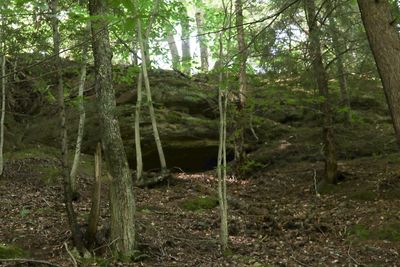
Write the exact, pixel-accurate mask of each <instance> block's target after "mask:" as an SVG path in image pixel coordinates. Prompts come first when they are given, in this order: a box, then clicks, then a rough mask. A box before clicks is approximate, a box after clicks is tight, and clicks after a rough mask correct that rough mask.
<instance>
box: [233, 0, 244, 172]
mask: <svg viewBox="0 0 400 267" xmlns="http://www.w3.org/2000/svg"><path fill="white" fill-rule="evenodd" d="M235 14H236V30H237V44H238V46H237V47H238V63H239V93H238V98H239V99H238V104H237V114H236V117H237V118H236V121H237V129H236V133H235V162H236V171H237V173H238V174H240V173H241V171H240V170H241V168H242V166H243V164H244V162H245V159H246V152H245V148H244V145H245V144H244V143H245V139H244V131H245V122H246V118H245V110H244V108H245V105H246V91H247V76H246V61H247V47H246V40H245V33H244V28H243V4H242V0H236V2H235Z"/></svg>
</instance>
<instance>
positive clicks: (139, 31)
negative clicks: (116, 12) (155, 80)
mask: <svg viewBox="0 0 400 267" xmlns="http://www.w3.org/2000/svg"><path fill="white" fill-rule="evenodd" d="M136 23H137V38H138V43H139V45H140V52H141V56H142V59H143V58H145V53H144V51H145V46H144V42H143V38H142V24H141V21H140V18H139V17H137V19H136ZM142 74H143V80H144V85H145V88H146V97H147V104H148V106H149V112H150V119H151V125H152V127H153V135H154V140H155V143H156V146H157V151H158V156H159V158H160V165H161V172H163V173H164V172H166V171H167V163H166V161H165V156H164V151H163V148H162V144H161V139H160V134H159V133H158V128H157V120H156V115H155V112H154V106H153V100H152V97H151V89H150V81H149V76H148V73H147V65H146V60H142Z"/></svg>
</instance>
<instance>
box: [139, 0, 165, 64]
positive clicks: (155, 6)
mask: <svg viewBox="0 0 400 267" xmlns="http://www.w3.org/2000/svg"><path fill="white" fill-rule="evenodd" d="M159 5H160V0H154V2H153V8H152V10H151V14H150V18H149V21H148V23H147V27H146V31H145V32H144V33H143V36H142V39H143V47H144V49H143V53H144V57H143V55H142V59H143V58H144V59H145V61H146V66H147V68H149V69H150V68H151V60H150V45H149V38H150V33H151V30H152V26H153V23H154V20H155V18H156V16H157V13H158V8H159ZM139 47H141V46H140V45H139Z"/></svg>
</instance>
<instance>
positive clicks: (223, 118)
mask: <svg viewBox="0 0 400 267" xmlns="http://www.w3.org/2000/svg"><path fill="white" fill-rule="evenodd" d="M223 7H224V10H225V17H224V24H223V25H224V28H226V27H227V26H228V28H231V27H230V26H231V15H230V14H232V6H231V8H230V9H229V11H228V8H227V7H226V6H225V3H224V2H223ZM228 13H229V14H228ZM228 33H229V34H228V40H227V49H226V51H230V43H231V30H229V32H228ZM223 36H224V32H223V31H222V32H221V33H220V34H219V61H220V62H221V67H220V70H219V86H218V108H219V146H218V162H217V176H218V200H219V206H220V221H221V226H220V231H221V232H220V242H221V250H222V253H224V254H225V253H226V252H228V250H229V244H228V241H229V231H228V199H227V186H226V177H227V162H226V142H227V137H226V125H227V110H228V81H229V72H228V70H226V65H227V63H228V62H225V61H226V60H225V57H224V49H223V40H222V38H223ZM224 79H225V80H224Z"/></svg>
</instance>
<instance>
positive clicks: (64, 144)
mask: <svg viewBox="0 0 400 267" xmlns="http://www.w3.org/2000/svg"><path fill="white" fill-rule="evenodd" d="M50 8H51V13H52V17H51V26H52V30H53V53H54V56H55V63H56V74H57V91H58V106H59V114H60V133H61V166H62V167H61V168H62V177H63V185H64V202H65V207H66V209H67V216H68V221H69V225H70V228H71V233H72V238H73V240H74V244H75V246H76V247H77V248H78V250H80V251H82V250H83V243H82V240H81V233H80V230H79V227H78V223H77V220H76V214H75V211H74V207H73V205H72V193H73V192H72V186H71V179H70V178H71V177H70V175H69V168H68V136H67V128H66V125H65V121H66V115H65V104H64V86H63V78H62V62H61V57H60V31H59V21H58V18H57V15H58V0H52V1H51V2H50Z"/></svg>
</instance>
